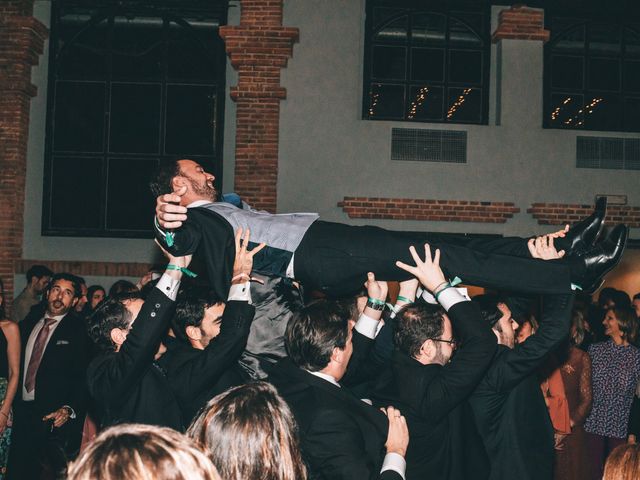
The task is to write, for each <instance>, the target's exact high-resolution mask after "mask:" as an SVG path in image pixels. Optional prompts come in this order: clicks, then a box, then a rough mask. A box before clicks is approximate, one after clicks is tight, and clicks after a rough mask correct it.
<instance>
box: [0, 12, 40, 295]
mask: <svg viewBox="0 0 640 480" xmlns="http://www.w3.org/2000/svg"><path fill="white" fill-rule="evenodd" d="M32 13H33V1H32V0H22V1H17V0H3V1H2V2H0V159H1V161H2V168H0V277H1V278H2V280H3V282H4V288H5V292H6V296H5V301H6V302H7V303H10V301H11V298H12V297H13V272H14V262H15V261H17V260H19V259H20V258H21V257H22V236H23V223H24V222H23V216H24V190H25V178H26V170H27V139H28V136H29V106H30V103H31V97H33V96H35V94H36V87H35V86H34V85H33V84H32V83H31V67H32V66H33V65H36V64H37V63H38V60H39V57H40V55H41V54H42V48H43V45H44V40H45V38H46V37H47V35H48V30H47V28H46V27H45V26H44V25H43V24H42V23H40V22H39V21H38V20H36V19H35V18H33V17H32Z"/></svg>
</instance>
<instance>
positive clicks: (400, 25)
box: [373, 15, 407, 41]
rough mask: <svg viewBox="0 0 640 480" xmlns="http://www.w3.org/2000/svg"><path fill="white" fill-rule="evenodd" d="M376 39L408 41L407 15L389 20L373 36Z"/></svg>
mask: <svg viewBox="0 0 640 480" xmlns="http://www.w3.org/2000/svg"><path fill="white" fill-rule="evenodd" d="M373 38H374V39H375V40H384V41H406V40H407V16H406V15H405V16H403V17H400V18H397V19H396V20H393V21H392V22H389V23H388V24H387V25H385V26H384V27H382V28H381V29H380V30H378V31H377V32H376V33H375V35H374V36H373Z"/></svg>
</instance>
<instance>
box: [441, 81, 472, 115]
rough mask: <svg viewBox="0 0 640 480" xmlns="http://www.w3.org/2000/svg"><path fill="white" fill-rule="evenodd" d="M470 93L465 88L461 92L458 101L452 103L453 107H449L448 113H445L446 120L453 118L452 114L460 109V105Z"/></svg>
mask: <svg viewBox="0 0 640 480" xmlns="http://www.w3.org/2000/svg"><path fill="white" fill-rule="evenodd" d="M470 92H471V89H470V88H465V89H464V90H463V91H462V95H460V96H459V97H458V99H457V100H456V101H455V102H454V103H453V105H451V107H449V111H448V112H447V119H449V118H451V117H453V114H454V113H455V112H456V110H457V109H458V108H460V107H461V106H462V104H463V103H464V101H465V100H466V98H467V95H469V93H470Z"/></svg>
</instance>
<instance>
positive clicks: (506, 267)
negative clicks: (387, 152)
mask: <svg viewBox="0 0 640 480" xmlns="http://www.w3.org/2000/svg"><path fill="white" fill-rule="evenodd" d="M425 242H427V243H430V244H431V247H432V253H433V252H434V251H435V249H436V248H440V250H441V260H440V265H441V267H442V269H443V270H444V272H445V274H446V275H447V276H449V277H450V278H453V277H455V276H458V277H460V278H461V279H462V281H463V282H464V283H466V284H469V285H477V286H481V287H488V288H495V289H508V290H513V291H520V292H528V293H541V294H557V293H570V292H571V268H570V267H569V265H568V264H567V263H566V262H564V261H543V260H536V259H533V258H531V257H530V256H529V254H528V250H527V246H526V239H521V238H502V239H488V240H483V239H474V240H470V239H467V238H465V237H449V236H445V235H441V234H427V233H425V234H411V233H406V232H392V231H389V230H384V229H382V228H377V227H370V226H367V227H353V226H348V225H342V224H337V223H329V222H316V223H314V224H313V225H312V226H311V227H310V228H309V230H308V231H307V233H306V235H305V237H304V238H303V240H302V243H301V244H300V246H299V247H298V249H297V250H296V252H295V259H294V266H295V273H296V278H297V279H299V280H300V281H302V282H303V284H305V285H307V286H308V287H311V288H317V289H320V290H323V291H324V292H326V293H328V294H330V295H347V294H351V293H353V292H354V291H355V290H357V289H358V288H360V287H361V286H362V284H363V283H364V282H365V280H366V273H367V272H368V271H372V272H374V273H375V274H376V277H377V278H378V279H380V280H389V281H401V280H406V279H407V278H409V275H408V274H407V273H406V272H404V271H403V270H401V269H399V268H398V267H396V265H395V261H396V260H401V261H403V262H405V263H409V264H413V259H412V258H411V255H410V253H409V246H410V245H414V246H415V247H416V249H417V250H418V252H419V253H420V255H421V256H423V255H424V249H423V245H424V243H425Z"/></svg>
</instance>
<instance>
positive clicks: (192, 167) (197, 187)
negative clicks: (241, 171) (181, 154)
mask: <svg viewBox="0 0 640 480" xmlns="http://www.w3.org/2000/svg"><path fill="white" fill-rule="evenodd" d="M178 167H179V168H180V176H181V177H183V178H184V179H185V180H187V182H188V183H189V185H190V189H191V193H192V194H193V195H195V196H198V197H200V199H201V200H208V201H210V202H215V201H216V197H217V192H216V189H215V187H214V186H213V181H214V180H215V179H216V177H214V176H213V175H211V174H210V173H207V172H205V171H204V168H202V166H201V165H200V164H198V163H196V162H194V161H193V160H178Z"/></svg>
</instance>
